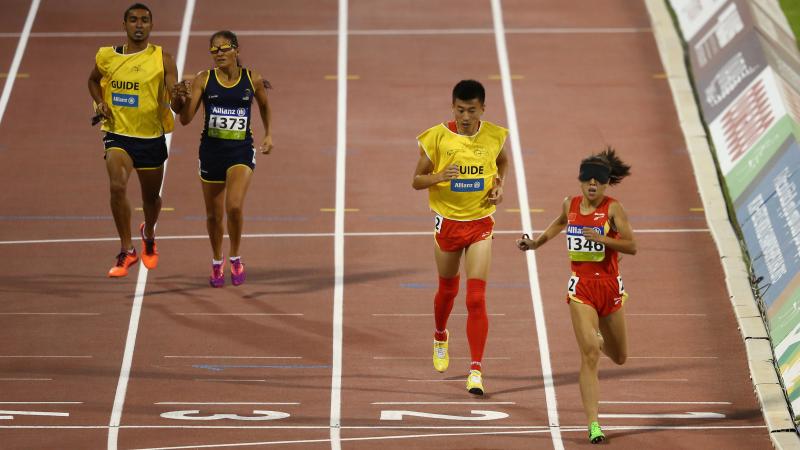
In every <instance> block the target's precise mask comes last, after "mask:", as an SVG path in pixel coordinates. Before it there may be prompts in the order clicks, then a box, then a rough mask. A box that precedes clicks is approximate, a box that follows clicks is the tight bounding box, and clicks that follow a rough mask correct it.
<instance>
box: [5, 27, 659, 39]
mask: <svg viewBox="0 0 800 450" xmlns="http://www.w3.org/2000/svg"><path fill="white" fill-rule="evenodd" d="M650 31H651V30H650V28H636V27H618V28H612V27H608V28H597V27H585V28H583V27H575V28H567V27H553V28H548V27H530V28H507V29H506V33H508V34H630V33H649V32H650ZM213 33H214V30H197V31H192V32H191V33H190V36H203V37H207V36H210V35H211V34H213ZM347 34H348V35H350V36H437V35H446V36H449V35H463V34H466V35H475V34H494V30H493V29H491V28H443V29H442V28H436V29H429V28H416V29H415V28H397V29H363V30H348V32H347ZM236 35H237V36H266V37H270V36H274V37H282V36H310V37H318V36H338V30H238V31H236ZM19 36H20V33H0V39H2V38H16V37H19ZM150 36H153V37H172V36H180V31H154V32H153V33H151V34H150ZM30 37H32V38H95V37H117V38H123V37H125V34H124V33H121V32H119V31H61V32H39V33H31V34H30Z"/></svg>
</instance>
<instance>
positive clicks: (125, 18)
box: [122, 3, 153, 22]
mask: <svg viewBox="0 0 800 450" xmlns="http://www.w3.org/2000/svg"><path fill="white" fill-rule="evenodd" d="M134 9H143V10H145V11H147V14H149V15H150V20H151V21H152V20H153V12H152V11H150V8H148V7H147V5H145V4H144V3H134V4H132V5H131V6H128V9H126V10H125V15H124V16H122V21H123V22H127V21H128V13H130V12H131V11H133V10H134Z"/></svg>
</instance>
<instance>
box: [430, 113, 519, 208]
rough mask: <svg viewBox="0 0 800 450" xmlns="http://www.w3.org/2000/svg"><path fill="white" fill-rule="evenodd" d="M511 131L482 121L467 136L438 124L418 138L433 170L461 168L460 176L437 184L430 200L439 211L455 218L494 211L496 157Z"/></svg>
mask: <svg viewBox="0 0 800 450" xmlns="http://www.w3.org/2000/svg"><path fill="white" fill-rule="evenodd" d="M507 135H508V131H507V130H506V129H505V128H503V127H500V126H497V125H495V124H493V123H491V122H486V121H481V122H480V125H479V128H478V130H477V131H476V132H475V134H474V135H472V136H465V135H462V134H458V132H457V131H456V132H454V131H452V130H450V128H449V127H448V126H446V125H445V124H439V125H437V126H435V127H432V128H430V129H428V130H426V131H425V132H423V133H422V134H421V135H419V137H418V138H417V140H418V141H419V144H420V147H421V148H422V150H423V151H424V152H425V155H426V156H427V157H428V159H430V161H431V162H434V168H433V172H434V173H436V172H444V171H445V170H446V169H447V167H449V166H453V165H454V166H457V167H458V177H457V178H453V179H450V180H444V181H441V182H439V183H436V184H434V185H433V186H431V187H430V188H429V189H428V201H429V203H430V207H431V209H432V210H433V211H434V212H436V213H437V214H439V215H441V216H443V217H446V218H448V219H452V220H475V219H481V218H483V217H487V216H490V215H492V214H494V212H495V210H496V209H497V207H496V206H495V204H493V203H491V202H488V201H486V200H487V193H488V191H490V190H491V189H492V188H494V180H495V178H497V157H498V155H499V154H500V151H501V150H502V148H503V144H504V143H505V140H506V136H507Z"/></svg>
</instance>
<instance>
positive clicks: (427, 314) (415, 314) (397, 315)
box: [372, 312, 505, 317]
mask: <svg viewBox="0 0 800 450" xmlns="http://www.w3.org/2000/svg"><path fill="white" fill-rule="evenodd" d="M432 315H433V313H432V312H430V313H394V314H373V315H372V316H373V317H429V316H432ZM450 315H451V316H466V315H467V313H452V314H450ZM487 316H505V313H497V314H487Z"/></svg>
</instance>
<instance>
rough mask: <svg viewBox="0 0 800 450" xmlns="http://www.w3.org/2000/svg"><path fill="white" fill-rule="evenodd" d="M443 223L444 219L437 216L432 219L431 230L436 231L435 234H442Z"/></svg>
mask: <svg viewBox="0 0 800 450" xmlns="http://www.w3.org/2000/svg"><path fill="white" fill-rule="evenodd" d="M443 223H444V217H442V216H440V215H438V214H437V215H436V217H435V218H434V219H433V229H434V230H436V234H439V233H441V232H442V224H443Z"/></svg>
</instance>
